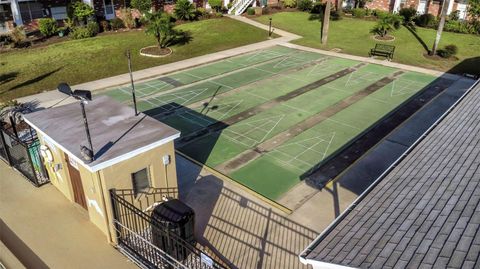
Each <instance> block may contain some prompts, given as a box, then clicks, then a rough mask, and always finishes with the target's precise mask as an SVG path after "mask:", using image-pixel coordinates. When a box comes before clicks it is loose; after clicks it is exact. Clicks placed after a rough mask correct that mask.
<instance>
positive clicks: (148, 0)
mask: <svg viewBox="0 0 480 269" xmlns="http://www.w3.org/2000/svg"><path fill="white" fill-rule="evenodd" d="M130 5H131V6H132V7H133V8H136V9H138V10H139V11H140V12H142V13H143V14H145V13H147V12H149V11H150V9H151V8H152V0H132V1H131V2H130Z"/></svg>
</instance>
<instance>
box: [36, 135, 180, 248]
mask: <svg viewBox="0 0 480 269" xmlns="http://www.w3.org/2000/svg"><path fill="white" fill-rule="evenodd" d="M37 133H38V136H39V140H40V143H41V144H42V145H46V146H47V147H48V148H49V149H50V151H51V152H52V155H53V162H51V163H49V162H45V166H46V169H47V172H48V174H49V177H50V180H51V183H52V184H53V185H54V186H55V187H56V188H57V189H58V190H59V191H60V192H61V193H62V194H63V195H65V197H66V198H67V199H68V200H70V201H71V202H74V194H73V188H72V183H71V180H70V175H69V172H68V166H67V161H66V159H65V155H64V152H63V151H62V150H61V149H60V148H59V147H58V146H56V144H55V143H54V142H53V141H51V140H50V139H49V138H48V137H44V136H43V135H41V134H40V133H39V132H37ZM165 155H169V156H170V164H168V165H166V166H165V165H164V164H163V156H165ZM55 165H60V166H61V169H59V170H57V172H55V171H54V167H55ZM143 168H148V171H149V174H150V180H151V186H152V187H154V188H166V187H168V188H177V187H178V185H177V171H176V162H175V149H174V143H173V141H172V142H169V143H167V144H164V145H162V146H159V147H156V148H154V149H152V150H150V151H147V152H145V153H142V154H140V155H137V156H134V157H132V158H130V159H128V160H125V161H122V162H120V163H117V164H114V165H112V166H110V167H107V168H105V169H103V170H100V171H98V172H94V173H92V172H90V171H89V170H88V169H87V168H85V167H84V166H82V164H80V163H79V164H78V171H79V172H80V177H81V181H82V187H83V192H84V194H85V198H86V201H87V208H88V216H89V219H90V221H91V222H93V223H94V224H95V226H97V227H98V228H99V229H100V230H101V231H102V232H103V233H104V234H105V235H107V237H108V238H109V239H110V240H111V241H113V242H114V240H115V239H114V238H111V237H110V234H113V233H114V232H115V229H114V227H113V222H112V220H113V211H112V205H111V200H110V199H111V198H110V192H109V190H110V189H112V188H116V189H133V185H132V178H131V175H132V173H135V172H137V171H139V170H142V169H143ZM72 169H73V168H72ZM139 199H142V197H140V198H139Z"/></svg>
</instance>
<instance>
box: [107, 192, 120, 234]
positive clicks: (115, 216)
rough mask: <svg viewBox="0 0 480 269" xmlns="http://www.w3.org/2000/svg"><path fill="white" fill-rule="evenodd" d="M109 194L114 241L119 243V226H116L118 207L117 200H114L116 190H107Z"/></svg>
mask: <svg viewBox="0 0 480 269" xmlns="http://www.w3.org/2000/svg"><path fill="white" fill-rule="evenodd" d="M109 192H110V201H111V203H112V211H113V220H112V221H113V226H114V227H115V239H116V241H117V242H118V241H120V240H119V238H121V237H120V225H118V221H119V215H120V214H119V213H118V205H117V200H116V199H115V198H116V194H115V192H116V189H115V188H113V189H110V190H109Z"/></svg>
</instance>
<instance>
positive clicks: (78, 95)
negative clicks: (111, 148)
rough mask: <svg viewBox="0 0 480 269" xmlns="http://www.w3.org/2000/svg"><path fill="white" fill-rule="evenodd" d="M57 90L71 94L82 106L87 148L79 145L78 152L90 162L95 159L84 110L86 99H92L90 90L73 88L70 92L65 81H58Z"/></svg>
mask: <svg viewBox="0 0 480 269" xmlns="http://www.w3.org/2000/svg"><path fill="white" fill-rule="evenodd" d="M57 89H58V91H59V92H61V93H64V94H66V95H68V96H72V97H73V98H75V99H77V100H79V101H80V107H81V108H82V116H83V125H84V127H85V133H86V135H87V141H88V146H89V148H87V147H85V146H82V145H80V153H81V154H82V157H83V159H84V160H85V161H86V162H92V161H94V159H95V156H94V154H93V144H92V138H91V137H90V129H89V128H88V120H87V113H86V112H85V104H87V103H88V101H92V93H91V92H90V91H85V90H75V91H73V92H72V89H71V88H70V86H69V85H68V84H67V83H60V84H58V86H57Z"/></svg>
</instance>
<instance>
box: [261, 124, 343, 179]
mask: <svg viewBox="0 0 480 269" xmlns="http://www.w3.org/2000/svg"><path fill="white" fill-rule="evenodd" d="M335 135H336V132H333V133H331V137H330V140H325V139H323V138H320V137H324V135H321V136H316V137H312V138H307V139H304V140H301V141H297V142H293V143H289V144H285V145H282V146H280V147H277V148H275V149H274V150H273V151H272V152H270V153H269V154H270V156H271V157H273V158H274V159H276V160H278V161H280V162H282V163H284V164H288V165H290V166H292V167H294V168H296V169H298V170H299V171H305V169H302V168H300V165H299V164H298V163H300V164H301V163H303V164H306V165H308V166H312V167H311V168H309V170H311V169H314V168H315V167H316V166H317V165H318V163H316V164H315V163H311V161H310V160H309V161H307V160H304V159H301V156H302V155H304V154H305V153H307V152H314V153H318V154H320V155H322V157H321V159H320V161H322V160H324V159H325V157H326V154H327V152H328V150H329V149H330V146H331V144H332V141H333V139H334V138H335ZM315 139H318V141H317V142H316V143H314V144H313V145H310V146H306V145H304V144H302V142H305V141H311V140H315ZM325 142H328V144H327V146H326V148H325V150H322V151H323V152H322V151H319V150H316V149H314V147H316V146H317V145H319V144H321V143H325ZM288 146H298V147H301V148H304V150H303V151H301V152H300V153H298V154H296V155H292V154H290V153H288V152H285V151H284V150H282V148H285V147H288ZM275 153H280V154H281V155H284V156H285V157H286V158H288V159H289V161H285V160H282V159H281V158H280V157H276V156H275V155H274V154H275ZM313 161H314V162H317V161H316V160H313ZM295 163H297V164H295Z"/></svg>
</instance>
